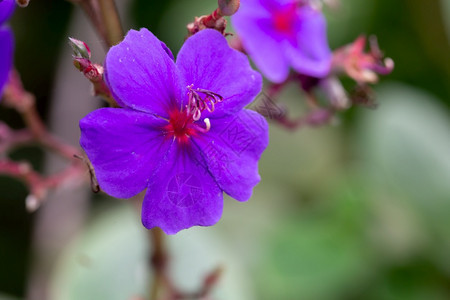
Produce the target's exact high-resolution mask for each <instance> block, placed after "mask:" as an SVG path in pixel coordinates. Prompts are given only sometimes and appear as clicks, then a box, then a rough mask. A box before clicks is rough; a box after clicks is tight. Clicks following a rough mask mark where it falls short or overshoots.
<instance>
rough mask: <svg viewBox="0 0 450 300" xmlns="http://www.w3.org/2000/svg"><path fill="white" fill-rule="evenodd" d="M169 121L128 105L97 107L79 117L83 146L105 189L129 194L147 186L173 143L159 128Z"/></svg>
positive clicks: (115, 195) (112, 193) (111, 192)
mask: <svg viewBox="0 0 450 300" xmlns="http://www.w3.org/2000/svg"><path fill="white" fill-rule="evenodd" d="M166 124H167V121H165V120H163V119H160V118H156V117H154V116H153V115H151V114H147V113H142V112H138V111H133V110H131V109H127V108H103V109H98V110H96V111H94V112H92V113H90V114H89V115H87V116H86V117H84V118H83V119H82V120H81V121H80V129H81V138H80V144H81V147H82V148H83V149H84V151H85V152H86V154H87V156H88V158H89V160H90V161H91V162H92V165H93V166H94V169H95V172H96V176H97V179H98V182H99V184H100V187H101V188H102V189H103V190H104V191H105V192H106V193H108V194H109V195H111V196H114V197H118V198H129V197H132V196H134V195H136V194H137V193H139V192H141V191H142V190H144V189H145V188H146V187H147V184H148V180H149V178H150V177H151V175H152V174H153V173H154V172H155V170H156V169H157V168H158V166H159V164H160V162H161V161H162V159H163V157H164V155H165V153H166V151H167V150H168V149H169V147H170V144H171V141H165V140H164V137H163V136H162V131H161V129H160V128H161V127H162V126H164V125H166Z"/></svg>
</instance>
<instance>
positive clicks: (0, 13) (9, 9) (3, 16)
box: [0, 0, 16, 45]
mask: <svg viewBox="0 0 450 300" xmlns="http://www.w3.org/2000/svg"><path fill="white" fill-rule="evenodd" d="M15 7H16V1H15V0H3V1H0V26H1V25H2V24H3V23H4V22H6V20H8V19H9V18H10V17H11V15H12V13H13V12H14V8H15ZM2 45H3V44H2Z"/></svg>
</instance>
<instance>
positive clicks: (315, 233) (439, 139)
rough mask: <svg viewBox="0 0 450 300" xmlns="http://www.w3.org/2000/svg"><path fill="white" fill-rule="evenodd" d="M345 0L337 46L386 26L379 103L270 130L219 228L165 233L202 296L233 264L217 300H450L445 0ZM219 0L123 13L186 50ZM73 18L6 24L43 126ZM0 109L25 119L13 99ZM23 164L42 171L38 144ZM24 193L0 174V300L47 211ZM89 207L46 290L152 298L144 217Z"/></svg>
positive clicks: (175, 271) (183, 280)
mask: <svg viewBox="0 0 450 300" xmlns="http://www.w3.org/2000/svg"><path fill="white" fill-rule="evenodd" d="M242 1H245V0H242ZM341 4H342V5H341V8H340V9H339V10H337V11H331V10H326V15H327V19H328V21H329V26H328V35H329V40H330V45H331V47H332V48H333V49H335V48H337V47H339V46H342V45H344V44H347V43H350V42H352V41H353V40H354V39H355V38H356V37H357V36H358V35H359V34H361V33H365V34H375V35H376V36H377V37H378V40H379V43H380V47H381V49H382V50H383V51H384V52H385V54H386V55H387V56H389V57H391V58H393V59H394V61H395V64H396V66H395V70H394V72H393V73H392V74H391V75H389V76H386V77H385V78H381V81H380V83H379V84H378V85H376V87H375V90H376V93H377V99H378V102H379V106H378V108H377V109H376V110H367V109H364V108H361V107H356V108H352V109H351V110H350V111H348V112H345V113H343V114H342V115H341V116H340V121H341V122H340V123H339V124H337V125H334V126H325V127H323V128H318V129H302V130H299V131H297V132H286V131H285V130H284V129H282V128H280V127H278V126H277V125H276V124H272V126H271V128H270V129H271V132H270V138H271V143H270V145H269V147H268V149H267V150H266V152H265V153H264V154H263V157H262V159H261V161H260V173H261V176H262V182H261V183H260V184H259V185H258V186H257V188H256V189H255V191H254V196H253V197H252V199H251V200H250V201H249V202H247V203H237V202H236V201H234V200H232V199H229V198H226V199H225V208H224V213H223V217H222V220H221V221H220V222H219V224H218V225H217V226H214V227H211V228H195V229H189V230H186V231H183V232H181V233H180V234H178V235H176V236H171V237H170V238H169V239H168V243H169V251H170V253H171V265H170V272H171V274H172V276H173V277H174V280H175V282H176V284H177V285H179V286H181V287H182V288H184V289H186V290H195V288H198V286H199V285H200V284H201V282H202V280H203V277H204V276H205V274H206V273H207V272H208V271H211V270H212V269H214V268H215V267H216V266H217V265H222V266H224V270H225V272H224V275H223V278H222V280H221V282H220V283H219V285H218V287H217V288H216V289H215V291H214V293H213V299H232V300H234V299H244V300H251V299H263V300H264V299H267V300H269V299H270V300H272V299H450V255H449V253H450V155H449V154H450V118H449V108H450V55H449V54H450V51H449V50H450V45H449V40H450V3H449V1H448V0H442V1H437V0H429V1H422V0H408V1H388V0H366V1H360V0H342V1H341ZM215 6H216V1H214V0H170V1H169V0H166V1H148V0H136V1H131V2H130V5H129V6H128V9H126V10H125V11H123V12H121V15H122V16H124V17H125V18H126V19H127V20H128V21H127V22H125V23H124V24H127V25H126V26H129V27H130V28H131V27H133V28H139V27H147V28H149V29H150V30H151V31H153V32H154V33H155V34H156V35H157V36H158V37H159V38H160V39H161V40H163V41H165V42H166V44H167V45H168V46H169V47H170V48H171V49H172V51H173V52H174V53H176V52H177V51H178V49H179V48H180V47H181V45H182V43H183V41H184V37H185V33H186V31H185V25H186V24H187V23H188V22H190V21H192V20H193V17H194V16H195V15H202V14H207V13H209V12H211V11H212V10H213V9H214V8H215ZM74 14H75V9H74V8H73V7H72V5H71V4H69V3H68V2H65V1H53V0H52V1H50V0H49V1H33V0H32V1H31V4H30V6H29V7H28V8H26V9H18V10H17V11H16V14H15V15H14V17H13V19H12V21H11V26H12V28H13V30H14V32H15V36H16V52H15V53H16V54H15V64H16V67H17V69H18V70H19V72H20V74H21V76H22V79H23V81H24V84H25V86H26V88H27V89H28V90H30V91H32V92H33V93H35V94H36V96H37V99H38V108H39V111H40V113H41V114H42V116H43V117H44V119H46V117H47V116H48V112H49V108H50V107H51V105H52V103H51V101H50V95H51V91H52V88H53V84H54V80H55V74H56V73H55V72H56V67H57V65H56V62H57V61H58V59H59V58H60V57H59V55H60V53H61V50H62V49H64V48H65V47H68V46H67V45H66V44H67V43H66V38H67V36H68V35H69V34H70V32H69V24H70V22H71V19H72V17H73V15H74ZM129 27H126V29H128V28H129ZM80 38H82V37H80ZM66 59H67V61H70V60H71V58H70V56H69V57H67V58H66ZM74 72H75V70H74ZM80 76H81V75H80ZM283 99H285V101H286V103H288V106H290V107H295V106H296V105H299V104H298V102H299V100H300V101H301V100H302V99H301V96H300V95H299V93H298V91H297V90H296V89H295V88H294V87H290V88H288V89H287V90H286V91H285V92H284V93H283ZM80 105H83V99H80ZM0 118H1V119H2V120H3V121H5V122H7V123H8V124H10V125H11V126H13V127H15V128H19V127H21V126H23V124H22V122H21V120H20V117H19V116H18V115H17V114H16V113H15V112H13V111H11V110H8V109H6V108H4V107H1V108H0ZM73 128H74V130H78V129H77V128H78V124H73ZM12 157H13V158H14V159H18V160H19V159H26V160H29V161H31V162H32V164H33V166H34V167H35V168H36V169H38V170H42V168H43V163H44V153H43V152H42V151H41V150H39V149H37V148H33V147H27V148H24V149H19V150H17V151H16V152H14V153H13V154H12ZM26 195H27V190H26V189H25V187H24V186H23V185H22V184H21V183H20V182H18V181H15V180H13V179H10V178H6V177H0V299H1V300H4V299H24V298H25V296H26V294H27V285H28V279H29V274H30V270H31V266H32V264H31V261H32V259H33V257H34V252H33V248H32V242H31V241H32V233H33V228H34V224H35V223H34V222H35V221H36V214H28V213H26V212H25V205H24V199H25V197H26ZM89 207H90V210H89V218H88V219H87V222H86V224H85V226H84V227H83V231H82V232H81V233H80V234H79V235H77V238H76V239H74V241H73V243H70V244H68V245H67V246H66V247H65V248H64V249H62V252H61V253H62V254H61V255H59V257H55V261H56V262H55V265H54V266H55V267H54V268H53V269H52V270H48V272H49V273H50V275H49V276H50V277H51V278H52V279H51V288H50V290H51V292H50V294H51V297H50V299H55V300H65V299H130V298H131V296H133V295H138V294H142V293H144V292H145V291H147V290H148V287H147V283H148V282H149V277H151V272H150V273H149V272H148V270H147V269H146V261H147V255H148V254H147V250H148V249H149V247H151V245H148V243H147V239H146V232H145V230H143V228H142V226H141V225H140V221H139V217H138V216H137V215H135V214H134V213H133V210H132V208H131V205H129V204H128V203H127V202H126V201H122V200H114V199H110V198H108V197H106V196H104V195H103V196H97V197H95V198H93V199H92V201H91V202H90V206H89Z"/></svg>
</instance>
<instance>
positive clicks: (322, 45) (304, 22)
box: [286, 6, 331, 78]
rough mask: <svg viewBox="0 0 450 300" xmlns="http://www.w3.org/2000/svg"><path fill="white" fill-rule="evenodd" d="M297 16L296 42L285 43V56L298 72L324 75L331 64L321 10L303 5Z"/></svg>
mask: <svg viewBox="0 0 450 300" xmlns="http://www.w3.org/2000/svg"><path fill="white" fill-rule="evenodd" d="M299 18H300V22H299V27H298V31H297V40H296V43H294V44H292V43H288V44H286V45H287V46H286V56H287V58H288V59H289V61H290V63H291V65H292V67H293V68H294V69H295V70H296V71H297V72H298V73H301V74H304V75H309V76H313V77H319V78H321V77H324V76H326V75H328V73H329V71H330V66H331V51H330V48H329V46H328V40H327V30H326V20H325V17H324V16H323V14H322V13H321V12H319V11H317V10H315V9H312V8H310V7H308V6H304V7H302V8H300V9H299Z"/></svg>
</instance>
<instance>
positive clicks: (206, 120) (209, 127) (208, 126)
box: [203, 118, 211, 131]
mask: <svg viewBox="0 0 450 300" xmlns="http://www.w3.org/2000/svg"><path fill="white" fill-rule="evenodd" d="M203 122H205V125H206V131H209V130H210V129H211V121H209V118H205V119H203Z"/></svg>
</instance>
